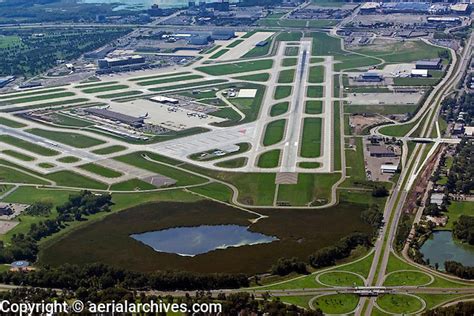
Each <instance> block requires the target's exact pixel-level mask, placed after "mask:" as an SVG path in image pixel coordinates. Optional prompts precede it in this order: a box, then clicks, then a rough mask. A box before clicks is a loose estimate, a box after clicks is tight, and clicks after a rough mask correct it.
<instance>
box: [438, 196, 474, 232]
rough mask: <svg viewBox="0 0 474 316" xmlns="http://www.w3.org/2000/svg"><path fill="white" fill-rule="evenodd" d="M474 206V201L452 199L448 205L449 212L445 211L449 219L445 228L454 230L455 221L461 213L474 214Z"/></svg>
mask: <svg viewBox="0 0 474 316" xmlns="http://www.w3.org/2000/svg"><path fill="white" fill-rule="evenodd" d="M473 206H474V203H473V202H459V201H451V202H450V204H449V206H448V212H446V213H445V214H446V215H448V218H449V219H448V223H447V224H446V226H445V227H444V229H447V230H452V229H453V226H454V222H457V221H458V220H459V217H461V215H467V216H474V207H473Z"/></svg>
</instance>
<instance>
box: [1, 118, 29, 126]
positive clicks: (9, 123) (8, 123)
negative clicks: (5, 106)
mask: <svg viewBox="0 0 474 316" xmlns="http://www.w3.org/2000/svg"><path fill="white" fill-rule="evenodd" d="M0 125H4V126H8V127H11V128H22V127H25V126H26V125H25V124H23V123H19V122H17V121H13V120H10V119H7V118H5V117H0Z"/></svg>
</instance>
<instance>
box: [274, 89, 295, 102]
mask: <svg viewBox="0 0 474 316" xmlns="http://www.w3.org/2000/svg"><path fill="white" fill-rule="evenodd" d="M290 94H291V86H277V87H276V89H275V95H274V98H275V99H276V100H280V99H284V98H286V97H289V96H290Z"/></svg>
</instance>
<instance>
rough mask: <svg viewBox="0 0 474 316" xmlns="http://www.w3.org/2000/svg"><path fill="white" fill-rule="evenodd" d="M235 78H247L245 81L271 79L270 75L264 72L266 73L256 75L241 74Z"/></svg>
mask: <svg viewBox="0 0 474 316" xmlns="http://www.w3.org/2000/svg"><path fill="white" fill-rule="evenodd" d="M234 79H238V80H245V81H257V82H266V81H268V79H270V75H269V74H268V73H265V72H264V73H260V74H255V75H248V76H239V77H235V78H234Z"/></svg>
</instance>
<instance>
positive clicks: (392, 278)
mask: <svg viewBox="0 0 474 316" xmlns="http://www.w3.org/2000/svg"><path fill="white" fill-rule="evenodd" d="M430 281H431V278H430V277H429V276H428V275H427V274H426V273H424V272H421V271H400V272H394V273H392V274H390V275H389V276H388V277H387V278H386V279H385V282H384V285H385V286H420V285H425V284H428V283H429V282H430Z"/></svg>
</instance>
